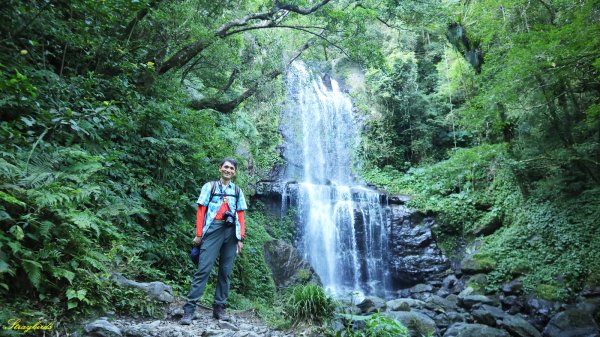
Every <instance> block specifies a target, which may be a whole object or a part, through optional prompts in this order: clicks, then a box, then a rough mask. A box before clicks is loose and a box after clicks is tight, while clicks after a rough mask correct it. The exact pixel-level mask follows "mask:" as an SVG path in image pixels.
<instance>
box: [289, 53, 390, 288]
mask: <svg viewBox="0 0 600 337" xmlns="http://www.w3.org/2000/svg"><path fill="white" fill-rule="evenodd" d="M287 93H288V103H287V107H286V108H285V109H284V111H283V112H282V115H281V123H280V125H281V133H282V135H283V138H284V150H283V155H284V158H285V159H286V167H285V172H284V173H283V179H284V180H286V181H295V182H298V184H297V192H296V193H297V196H296V198H293V200H295V205H292V206H295V207H297V211H298V220H299V223H300V227H299V238H298V241H297V246H298V248H299V249H300V251H301V252H302V253H303V254H304V257H305V259H306V260H307V261H308V262H309V263H310V264H311V265H312V266H313V268H314V269H315V271H316V272H317V273H318V274H319V276H320V278H321V280H322V282H323V285H324V287H326V288H327V289H328V290H330V291H331V292H332V293H334V294H336V295H340V296H343V295H347V294H348V293H350V292H359V293H362V294H377V295H384V294H385V292H386V291H389V290H390V284H389V283H390V282H389V279H390V278H389V272H388V267H387V266H388V263H387V261H386V258H387V257H386V254H385V251H386V249H387V236H388V231H389V230H388V227H389V226H388V220H387V219H388V217H387V215H386V214H387V213H386V212H385V209H384V207H383V206H382V203H381V201H380V195H379V193H377V192H376V191H373V190H371V189H368V188H366V187H363V186H361V185H360V182H358V181H357V179H356V178H355V176H354V174H353V172H352V167H353V160H352V152H353V151H352V149H353V148H354V146H355V144H356V142H357V141H358V136H359V133H358V130H359V128H360V125H359V123H358V122H357V121H356V116H354V113H353V108H352V103H351V101H350V99H349V98H348V97H347V96H346V95H345V94H344V93H343V92H342V91H341V90H340V87H339V84H338V82H336V81H335V80H334V79H331V78H329V77H325V78H322V77H321V76H318V75H317V74H315V73H313V72H312V71H310V70H309V69H308V68H307V67H306V66H305V65H304V64H303V63H301V62H294V63H293V65H292V67H291V69H290V71H289V72H288V77H287ZM285 186H286V188H285V189H284V192H283V194H284V195H285V197H286V200H287V199H288V198H289V197H288V191H287V187H288V184H287V183H286V184H285ZM286 200H284V201H283V203H282V205H284V206H283V207H288V206H289V205H288V204H287V202H286ZM286 209H287V208H286ZM286 209H283V208H282V212H285V210H286Z"/></svg>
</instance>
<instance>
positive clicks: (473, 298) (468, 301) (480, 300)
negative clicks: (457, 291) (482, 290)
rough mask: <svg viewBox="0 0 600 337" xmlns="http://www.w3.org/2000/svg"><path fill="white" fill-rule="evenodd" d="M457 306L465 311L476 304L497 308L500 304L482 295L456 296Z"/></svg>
mask: <svg viewBox="0 0 600 337" xmlns="http://www.w3.org/2000/svg"><path fill="white" fill-rule="evenodd" d="M458 304H459V305H460V306H461V307H463V308H466V309H470V308H471V307H473V306H475V305H477V304H487V305H492V306H499V305H500V302H499V301H498V300H497V299H495V298H492V297H487V296H484V295H466V296H460V295H459V296H458Z"/></svg>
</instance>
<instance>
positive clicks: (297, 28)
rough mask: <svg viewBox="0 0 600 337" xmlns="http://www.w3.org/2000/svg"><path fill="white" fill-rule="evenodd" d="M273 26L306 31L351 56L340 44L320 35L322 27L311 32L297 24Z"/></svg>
mask: <svg viewBox="0 0 600 337" xmlns="http://www.w3.org/2000/svg"><path fill="white" fill-rule="evenodd" d="M274 28H289V29H296V30H301V31H303V32H307V33H309V34H312V35H314V36H316V37H318V38H320V39H322V40H324V41H325V42H327V43H329V44H330V45H332V46H334V47H335V48H337V49H339V50H340V51H341V52H342V53H344V55H346V56H347V57H348V58H350V59H351V58H352V57H350V55H348V53H346V51H345V50H344V49H343V48H342V47H340V46H338V45H336V44H335V43H333V42H331V41H329V39H327V38H326V37H325V36H323V35H322V34H323V32H324V31H325V29H322V30H321V32H319V33H315V32H312V31H310V30H308V29H304V28H303V27H299V26H285V25H278V26H275V27H274Z"/></svg>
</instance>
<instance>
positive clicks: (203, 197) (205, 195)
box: [196, 183, 212, 206]
mask: <svg viewBox="0 0 600 337" xmlns="http://www.w3.org/2000/svg"><path fill="white" fill-rule="evenodd" d="M211 189H212V184H211V183H206V184H204V186H202V190H201V191H200V196H199V197H198V200H197V201H196V203H197V204H198V205H203V206H208V203H209V202H210V190H211Z"/></svg>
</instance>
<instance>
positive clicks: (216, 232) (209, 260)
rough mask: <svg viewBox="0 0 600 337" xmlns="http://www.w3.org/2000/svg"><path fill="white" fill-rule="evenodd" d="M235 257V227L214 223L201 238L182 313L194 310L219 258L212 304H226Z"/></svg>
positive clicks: (220, 222) (219, 222)
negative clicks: (196, 266) (196, 265)
mask: <svg viewBox="0 0 600 337" xmlns="http://www.w3.org/2000/svg"><path fill="white" fill-rule="evenodd" d="M236 255H237V238H236V237H235V226H230V227H227V226H225V225H224V223H223V221H214V222H213V223H212V224H211V226H210V228H209V229H208V231H207V232H206V234H204V237H203V238H202V246H201V247H200V261H199V262H198V270H197V271H196V273H195V274H194V279H193V280H192V289H191V290H190V292H189V293H188V296H187V301H186V303H185V304H184V306H183V310H184V312H186V313H192V312H194V311H195V310H196V302H198V300H199V299H200V298H201V297H202V294H203V293H204V288H205V287H206V282H207V281H208V277H209V276H210V271H211V270H212V267H213V265H214V263H215V260H216V259H217V257H219V276H218V279H217V287H216V289H215V298H214V304H227V297H228V296H229V275H230V274H231V271H232V270H233V263H234V262H235V256H236Z"/></svg>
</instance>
